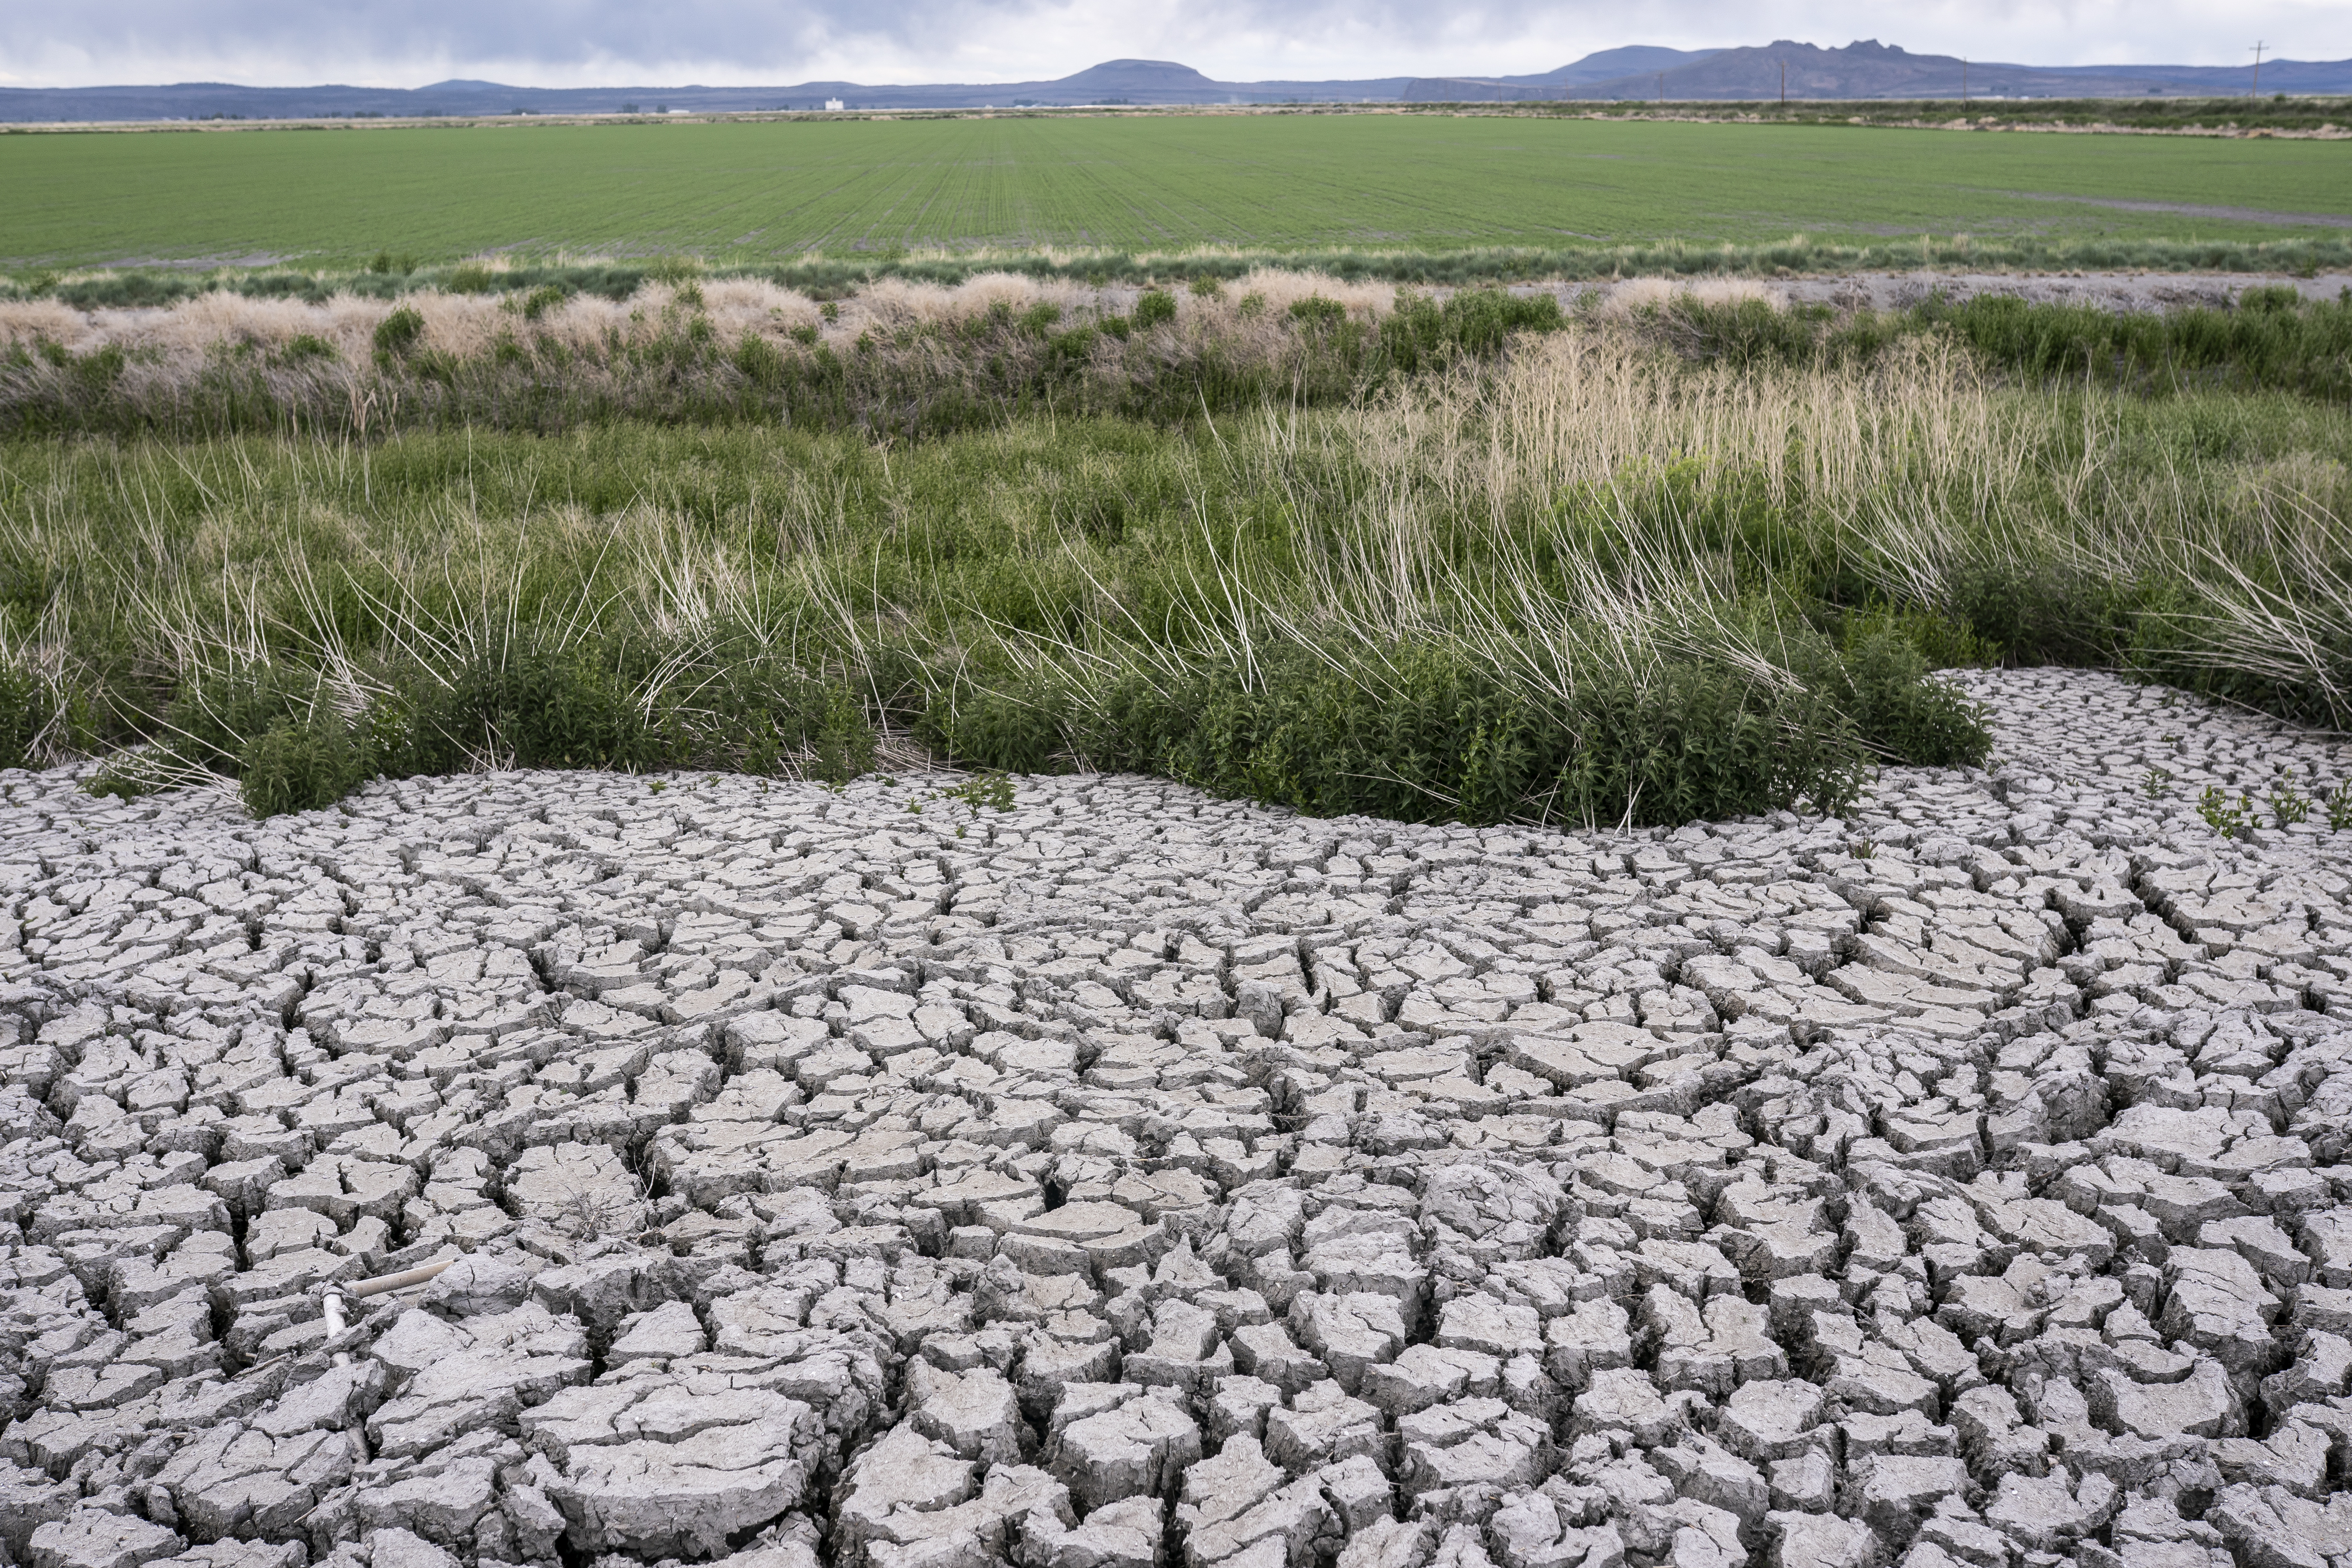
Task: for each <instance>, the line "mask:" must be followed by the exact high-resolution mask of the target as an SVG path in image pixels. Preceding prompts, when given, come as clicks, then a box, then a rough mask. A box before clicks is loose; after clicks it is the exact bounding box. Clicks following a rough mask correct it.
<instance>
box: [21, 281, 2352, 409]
mask: <svg viewBox="0 0 2352 1568" xmlns="http://www.w3.org/2000/svg"><path fill="white" fill-rule="evenodd" d="M1570 330H1576V331H1613V332H1616V333H1620V334H1624V335H1627V336H1629V337H1631V338H1632V339H1633V340H1634V341H1637V342H1647V343H1651V344H1655V345H1658V346H1660V347H1664V348H1667V349H1670V350H1672V351H1673V352H1674V353H1675V354H1676V355H1678V356H1679V357H1681V358H1683V359H1685V360H1686V361H1689V362H1692V363H1701V364H1709V363H1725V364H1730V365H1733V366H1751V365H1759V364H1776V365H1817V366H1822V367H1829V368H1836V367H1848V368H1855V367H1859V368H1867V367H1870V366H1872V365H1875V364H1879V363H1887V362H1891V361H1893V360H1895V359H1898V358H1900V357H1901V356H1902V355H1904V354H1906V353H1910V352H1911V351H1912V350H1913V349H1914V348H1916V346H1917V345H1918V344H1920V343H1922V342H1948V343H1953V344H1958V345H1961V346H1962V347H1964V348H1965V349H1966V351H1967V352H1968V353H1969V354H1970V355H1972V356H1973V357H1974V358H1975V360H1976V361H1977V362H1978V363H1979V364H1980V365H1981V366H1983V367H1984V368H1986V369H1987V370H1989V371H1990V372H1993V373H1994V374H1998V375H2000V376H2001V377H2003V378H2005V379H2008V380H2011V381H2016V382H2020V383H2028V384H2071V383H2075V382H2081V381H2085V380H2088V381H2094V382H2097V383H2100V384H2109V385H2116V386H2122V387H2127V388H2129V389H2131V390H2133V391H2136V392H2138V393H2142V394H2150V395H2164V394H2171V393H2177V392H2180V391H2184V390H2191V389H2198V388H2231V389H2239V390H2271V389H2277V390H2285V391H2291V392H2295V393H2298V394H2301V395H2305V396H2309V397H2315V398H2319V399H2323V400H2328V401H2336V400H2341V399H2345V398H2347V397H2352V300H2335V301H2309V302H2306V301H2304V300H2300V299H2298V298H2297V296H2296V295H2295V293H2294V290H2292V289H2285V288H2283V287H2280V288H2271V289H2249V290H2247V291H2246V293H2245V295H2244V296H2243V298H2242V300H2240V301H2239V302H2238V303H2237V304H2236V305H2235V306H2233V307H2231V308H2226V309H2220V308H2205V307H2200V308H2195V309H2188V310H2170V311H2162V312H2155V311H2150V312H2138V313H2132V312H2117V311H2110V310H2101V309H2098V308H2096V307H2091V306H2073V305H2058V304H2034V303H2028V302H2025V301H2022V300H2015V299H2008V298H1996V297H1979V298H1976V299H1973V300H1968V301H1965V302H1962V303H1958V304H1953V303H1948V302H1946V301H1944V300H1927V301H1926V302H1924V303H1922V304H1919V305H1917V306H1915V307H1912V308H1909V309H1907V310H1895V311H1884V312H1882V311H1871V310H1861V311H1839V310H1832V309H1831V308H1829V307H1827V306H1799V307H1786V306H1783V305H1781V304H1780V303H1779V302H1777V301H1776V300H1773V299H1772V298H1771V297H1769V290H1768V289H1767V288H1766V287H1765V286H1763V285H1759V284H1755V283H1752V282H1738V281H1731V280H1717V281H1715V282H1712V283H1703V284H1700V285H1696V286H1695V287H1685V286H1682V285H1676V284H1673V283H1670V282H1668V281H1666V280H1663V279H1659V280H1647V281H1643V280H1637V281H1635V282H1634V283H1633V284H1630V285H1627V286H1624V287H1622V288H1620V289H1616V290H1614V291H1613V292H1612V294H1611V295H1610V297H1609V298H1608V299H1607V300H1591V299H1588V300H1586V301H1584V302H1581V303H1580V304H1579V305H1578V307H1577V308H1576V309H1575V310H1563V308H1562V307H1561V304H1560V302H1559V298H1558V297H1557V296H1555V295H1552V294H1549V293H1538V294H1531V295H1520V294H1512V293H1509V292H1507V291H1505V290H1502V289H1492V288H1483V289H1462V290H1457V291H1455V292H1454V293H1452V294H1451V295H1449V296H1448V297H1446V298H1444V300H1439V299H1437V298H1435V297H1433V295H1431V294H1429V293H1427V292H1424V291H1420V290H1415V289H1395V288H1391V287H1390V286H1387V285H1384V284H1367V283H1347V282H1343V281H1341V280H1339V279H1332V278H1329V277H1327V276H1318V275H1312V274H1301V273H1293V272H1256V273H1252V274H1249V275H1247V276H1246V277H1244V279H1241V280H1240V281H1239V282H1238V283H1236V284H1234V285H1232V286H1230V287H1226V286H1221V285H1217V284H1215V283H1213V282H1202V283H1201V284H1198V285H1196V286H1193V287H1189V288H1186V289H1181V290H1171V289H1146V290H1143V291H1141V292H1139V293H1134V294H1132V295H1127V294H1116V295H1106V294H1104V293H1103V292H1101V291H1098V290H1096V289H1087V288H1085V287H1082V286H1078V285H1073V284H1066V283H1065V284H1039V283H1036V282H1034V281H1032V280H1028V279H1020V278H1015V277H1011V276H1006V275H996V276H991V277H984V278H981V279H973V280H971V281H969V282H967V283H965V284H963V285H961V286H959V287H958V288H955V289H943V288H936V287H932V286H929V285H918V284H907V283H902V282H895V281H892V282H884V283H879V284H876V285H874V286H872V287H870V288H868V289H865V290H864V291H862V292H861V293H859V294H857V295H856V296H853V297H851V298H849V299H846V300H822V301H821V300H814V299H811V298H809V297H808V296H805V295H803V294H798V293H794V292H792V291H789V290H785V289H777V288H775V287H773V286H772V285H770V284H766V283H761V282H756V281H748V280H744V279H733V280H715V281H710V282H707V283H698V282H686V283H679V284H654V285H650V286H648V287H646V288H645V289H641V290H640V291H639V292H637V293H635V294H633V295H631V296H629V297H628V298H627V299H625V300H622V301H620V302H614V301H612V300H605V299H603V298H601V297H597V296H594V295H589V294H580V293H565V292H564V291H562V289H558V288H555V287H554V286H547V287H544V288H542V289H538V290H536V291H533V292H531V293H529V294H511V293H509V294H506V295H491V294H486V293H474V294H453V293H420V294H415V295H413V296H410V297H409V298H408V299H406V300H404V301H403V302H401V303H399V304H397V305H394V304H388V303H385V302H383V301H374V300H362V299H356V298H348V297H345V298H339V299H337V300H332V301H330V302H329V303H327V304H324V305H318V306H312V305H306V304H302V303H299V302H296V301H289V300H260V301H257V300H249V299H245V298H243V297H240V296H236V295H233V294H225V293H215V294H209V295H205V296H202V297H199V298H198V299H196V300H191V301H188V302H185V303H184V304H181V305H179V306H176V307H173V309H171V310H163V311H137V310H106V311H94V312H83V311H77V310H71V309H69V308H68V307H67V306H64V305H62V304H58V303H56V302H54V301H37V302H32V303H17V304H13V305H12V304H6V303H0V433H14V434H43V435H66V434H83V433H100V434H106V435H112V436H131V435H158V436H165V437H173V438H176V439H202V438H208V437H217V436H223V435H231V434H236V433H242V432H279V433H285V434H306V435H311V436H330V437H333V436H348V437H357V438H362V439H373V438H377V437H383V436H388V435H392V434H395V433H399V432H403V431H409V430H417V429H455V428H461V427H464V428H483V429H516V430H534V431H540V432H543V433H553V432H556V431H562V430H567V429H572V428H575V427H578V426H591V425H607V424H612V423H614V422H617V421H623V420H650V421H655V422H658V423H663V424H673V425H727V424H744V423H749V424H760V425H777V426H790V427H793V428H798V429H815V430H856V431H860V432H863V433H865V434H866V435H869V436H873V437H887V438H908V437H937V436H942V435H946V434H950V433H952V432H955V431H960V430H972V429H982V428H987V427H990V426H994V425H997V424H999V423H1001V422H1002V421H1003V420H1005V419H1008V418H1018V417H1021V416H1024V415H1027V414H1031V413H1040V414H1044V415H1045V416H1048V417H1056V416H1065V415H1079V416H1090V415H1107V416H1117V417H1121V418H1130V419H1141V420H1147V421H1150V422H1153V423H1159V424H1167V423H1173V422H1181V421H1185V420H1190V419H1193V418H1196V417H1199V416H1202V415H1211V416H1214V415H1218V414H1230V413H1235V412H1239V411H1243V410H1247V409H1251V408H1255V407H1258V406H1261V405H1265V404H1268V403H1275V404H1280V405H1287V406H1292V407H1321V406H1331V405H1345V404H1349V403H1353V402H1358V401H1360V400H1363V399H1365V398H1368V397H1372V396H1375V395H1379V394H1381V393H1382V392H1383V391H1385V390H1386V389H1389V388H1391V387H1393V386H1396V385H1398V384H1402V383H1404V382H1408V381H1411V380H1412V379H1413V378H1414V377H1417V376H1421V375H1423V374H1429V373H1433V372H1435V371H1437V370H1440V369H1442V368H1443V367H1444V366H1446V365H1449V364H1451V363H1454V362H1456V361H1458V360H1462V359H1465V358H1467V359H1477V360H1491V359H1493V358H1494V357H1495V356H1496V355H1498V354H1499V353H1502V351H1503V349H1504V346H1505V344H1506V342H1507V340H1508V339H1509V338H1510V337H1511V336H1512V335H1513V334H1544V333H1553V332H1559V331H1570Z"/></svg>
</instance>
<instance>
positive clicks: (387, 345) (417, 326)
mask: <svg viewBox="0 0 2352 1568" xmlns="http://www.w3.org/2000/svg"><path fill="white" fill-rule="evenodd" d="M424 337H425V317H424V316H423V314H422V313H420V312H419V311H417V310H415V309H414V308H412V307H410V306H407V305H403V306H402V307H401V308H400V309H399V310H394V311H393V312H392V314H390V315H388V316H386V317H385V318H384V319H383V321H378V322H377V323H376V324H375V357H376V363H378V364H384V365H388V364H390V363H393V362H394V361H397V360H402V359H405V358H407V357H408V355H409V354H410V353H412V352H413V351H414V350H415V347H416V345H417V344H418V342H422V341H423V339H424Z"/></svg>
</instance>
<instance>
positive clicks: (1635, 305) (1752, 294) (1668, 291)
mask: <svg viewBox="0 0 2352 1568" xmlns="http://www.w3.org/2000/svg"><path fill="white" fill-rule="evenodd" d="M1678 300H1689V301H1691V302H1693V303H1695V304H1698V305H1702V306H1708V307H1719V306H1725V305H1744V304H1747V303H1748V302H1749V301H1750V300H1758V301H1760V302H1762V303H1764V304H1767V305H1769V306H1771V307H1772V308H1773V309H1775V310H1779V309H1780V308H1782V307H1783V306H1785V305H1786V304H1787V303H1788V300H1787V297H1786V296H1785V295H1784V294H1782V292H1781V291H1780V289H1775V288H1773V287H1772V286H1771V285H1770V284H1768V283H1759V282H1758V281H1757V280H1756V279H1753V278H1628V279H1625V280H1624V281H1623V282H1622V283H1612V284H1610V285H1608V286H1607V287H1606V288H1605V289H1602V290H1601V310H1602V311H1603V313H1605V314H1607V315H1610V316H1613V317H1617V318H1619V319H1622V318H1624V317H1627V316H1632V315H1634V314H1636V313H1637V312H1639V311H1642V310H1664V309H1666V308H1667V307H1668V306H1669V305H1672V304H1674V303H1675V302H1676V301H1678Z"/></svg>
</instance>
